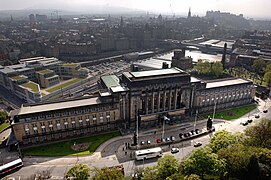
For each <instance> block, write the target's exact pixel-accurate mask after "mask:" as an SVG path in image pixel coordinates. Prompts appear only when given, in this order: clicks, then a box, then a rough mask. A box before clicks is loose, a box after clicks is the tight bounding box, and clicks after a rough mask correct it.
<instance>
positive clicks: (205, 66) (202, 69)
mask: <svg viewBox="0 0 271 180" xmlns="http://www.w3.org/2000/svg"><path fill="white" fill-rule="evenodd" d="M194 70H196V71H197V72H198V73H199V74H208V73H209V72H210V63H209V62H208V61H204V60H202V59H199V60H198V62H197V65H196V66H195V67H194Z"/></svg>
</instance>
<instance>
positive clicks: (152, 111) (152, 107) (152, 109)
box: [151, 92, 154, 113]
mask: <svg viewBox="0 0 271 180" xmlns="http://www.w3.org/2000/svg"><path fill="white" fill-rule="evenodd" d="M151 113H154V92H152V97H151Z"/></svg>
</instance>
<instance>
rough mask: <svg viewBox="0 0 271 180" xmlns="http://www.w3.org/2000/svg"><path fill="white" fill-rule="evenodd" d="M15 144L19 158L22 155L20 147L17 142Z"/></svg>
mask: <svg viewBox="0 0 271 180" xmlns="http://www.w3.org/2000/svg"><path fill="white" fill-rule="evenodd" d="M15 146H18V147H17V149H18V151H19V157H20V158H21V157H22V154H21V149H20V146H19V142H17V143H16V144H15Z"/></svg>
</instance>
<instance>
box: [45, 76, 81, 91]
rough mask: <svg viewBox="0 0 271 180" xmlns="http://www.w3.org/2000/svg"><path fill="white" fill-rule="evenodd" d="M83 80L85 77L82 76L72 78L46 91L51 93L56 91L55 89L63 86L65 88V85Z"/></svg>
mask: <svg viewBox="0 0 271 180" xmlns="http://www.w3.org/2000/svg"><path fill="white" fill-rule="evenodd" d="M81 80H83V79H82V78H76V79H73V80H70V81H68V82H66V83H63V84H60V85H58V86H54V87H52V88H49V89H47V90H46V91H47V92H50V93H51V92H54V91H56V90H59V89H61V88H64V87H67V86H70V85H72V84H74V83H77V82H79V81H81Z"/></svg>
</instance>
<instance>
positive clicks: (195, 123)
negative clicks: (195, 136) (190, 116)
mask: <svg viewBox="0 0 271 180" xmlns="http://www.w3.org/2000/svg"><path fill="white" fill-rule="evenodd" d="M197 116H198V110H196V115H195V123H194V132H195V131H196V124H197Z"/></svg>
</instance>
